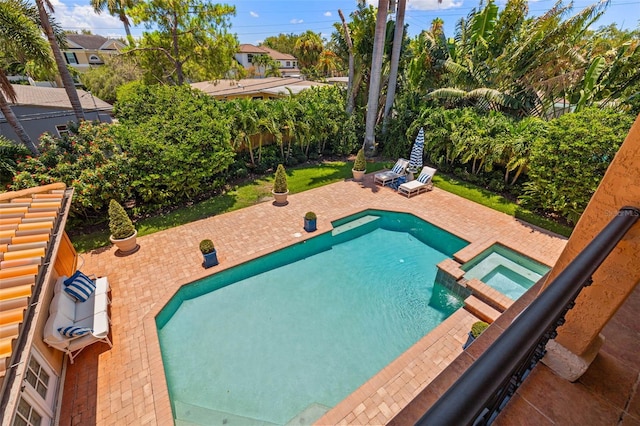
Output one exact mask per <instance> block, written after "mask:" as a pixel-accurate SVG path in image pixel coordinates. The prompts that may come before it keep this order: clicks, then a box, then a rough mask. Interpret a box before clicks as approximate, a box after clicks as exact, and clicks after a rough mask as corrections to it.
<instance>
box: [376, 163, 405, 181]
mask: <svg viewBox="0 0 640 426" xmlns="http://www.w3.org/2000/svg"><path fill="white" fill-rule="evenodd" d="M408 166H409V160H405V159H404V158H399V159H398V161H396V164H395V165H394V166H393V168H392V169H391V170H387V171H386V172H380V173H376V174H375V175H374V177H373V182H374V183H375V184H377V185H382V186H386V185H391V184H392V183H395V182H396V181H397V180H398V179H399V178H400V177H402V176H405V175H406V173H407V167H408Z"/></svg>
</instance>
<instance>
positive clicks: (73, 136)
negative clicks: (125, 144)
mask: <svg viewBox="0 0 640 426" xmlns="http://www.w3.org/2000/svg"><path fill="white" fill-rule="evenodd" d="M69 129H70V132H69V133H68V134H65V135H64V137H62V138H57V137H53V136H52V135H50V134H49V133H45V134H44V135H43V136H42V137H41V138H40V151H41V154H40V156H38V157H30V158H28V159H27V160H26V161H23V162H20V163H18V171H19V173H18V174H17V175H16V176H15V178H14V181H13V185H12V189H14V190H17V189H23V188H30V187H33V186H37V185H45V184H49V183H54V182H64V183H65V184H67V186H69V187H72V188H73V189H74V195H73V203H72V205H71V215H72V216H75V217H82V218H85V219H88V218H92V217H95V216H96V213H97V212H99V211H104V210H105V209H106V208H107V206H108V203H109V200H111V199H116V200H126V199H128V198H129V196H130V195H132V194H131V193H130V191H129V184H130V177H129V174H130V173H129V159H128V157H127V155H126V154H124V153H123V152H122V151H121V149H120V147H119V146H118V144H117V143H116V142H115V141H114V132H113V130H114V128H113V127H112V126H110V125H108V124H100V125H97V124H92V123H89V122H84V123H82V125H80V127H78V128H75V127H73V126H72V127H70V128H69Z"/></svg>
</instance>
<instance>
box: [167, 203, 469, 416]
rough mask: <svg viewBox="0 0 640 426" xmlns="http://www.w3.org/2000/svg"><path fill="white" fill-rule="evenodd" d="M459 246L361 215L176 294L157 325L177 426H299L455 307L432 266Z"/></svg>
mask: <svg viewBox="0 0 640 426" xmlns="http://www.w3.org/2000/svg"><path fill="white" fill-rule="evenodd" d="M465 245H466V242H465V241H463V240H461V239H459V238H457V237H455V236H453V235H451V234H449V233H447V232H445V231H443V230H441V229H439V228H437V227H435V226H433V225H430V224H428V223H426V222H424V221H421V220H419V219H417V218H416V217H414V216H411V215H407V214H400V213H390V212H379V211H367V212H364V213H363V214H360V215H356V216H354V217H351V218H347V219H345V220H341V221H338V222H335V223H334V231H333V232H327V233H325V234H322V235H319V236H318V237H315V238H312V239H310V240H307V241H306V242H304V243H300V244H296V245H294V246H291V247H289V248H286V249H284V250H280V251H278V252H276V253H273V254H271V255H268V256H265V257H262V258H259V259H256V260H254V261H251V262H248V263H246V264H244V265H240V266H239V267H236V268H231V269H228V270H226V271H221V272H219V273H217V274H215V275H212V276H211V277H208V278H206V279H203V280H200V281H197V282H195V283H192V284H190V285H188V286H185V287H183V288H182V289H181V290H180V291H179V292H178V293H177V294H176V295H175V296H174V297H173V298H172V300H171V301H170V302H169V303H168V304H167V306H166V307H165V308H164V309H163V311H162V312H161V313H160V314H159V315H158V317H157V319H156V322H157V326H158V334H159V338H160V345H161V351H162V357H163V364H164V368H165V375H166V378H167V384H168V387H169V393H170V398H171V402H172V408H173V410H174V416H175V421H176V424H178V425H181V424H184V425H187V424H189V425H192V424H203V425H204V424H218V423H219V424H228V425H248V424H287V423H290V424H308V423H311V422H313V421H314V420H317V419H318V418H319V417H320V416H321V415H322V414H324V412H326V411H327V410H329V409H330V408H331V407H333V406H335V405H336V404H337V403H338V402H340V401H341V400H342V399H344V398H345V397H346V396H348V395H349V394H350V393H352V392H353V391H354V390H355V389H357V388H358V387H359V386H360V385H361V384H363V383H364V382H365V381H367V380H368V379H369V378H371V377H372V376H373V375H375V374H376V373H377V372H378V371H380V370H381V369H382V368H384V367H385V366H386V365H387V364H389V363H390V362H391V361H392V360H393V359H395V358H397V357H398V356H399V355H400V354H402V353H403V352H404V351H405V350H407V349H408V348H409V347H410V346H411V345H413V344H414V343H415V342H416V341H418V340H419V339H420V338H421V337H423V336H424V335H425V334H427V333H428V332H429V331H430V330H432V329H433V328H435V327H436V326H437V325H438V324H439V323H440V322H442V321H443V320H444V319H445V318H447V317H448V316H449V315H451V314H452V313H453V312H454V311H455V310H456V309H458V308H459V307H461V306H462V301H460V300H458V299H457V298H456V297H454V296H453V295H452V294H450V293H449V292H448V291H447V290H445V289H444V287H442V286H440V285H434V279H435V275H436V267H435V265H436V264H437V263H439V262H440V261H442V260H443V259H445V258H447V257H451V255H452V254H453V253H454V252H456V251H458V250H459V249H461V248H462V247H463V246H465Z"/></svg>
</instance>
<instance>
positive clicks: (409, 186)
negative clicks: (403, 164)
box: [398, 166, 436, 198]
mask: <svg viewBox="0 0 640 426" xmlns="http://www.w3.org/2000/svg"><path fill="white" fill-rule="evenodd" d="M435 174H436V169H434V168H432V167H426V166H425V167H423V168H422V171H421V172H420V175H419V176H418V178H417V179H416V180H412V181H410V182H406V183H403V184H402V185H400V186H399V187H398V192H399V193H400V194H402V195H406V197H407V198H411V196H412V195H418V194H421V193H423V192H426V191H431V190H432V189H433V183H432V182H431V179H432V178H433V176H434V175H435Z"/></svg>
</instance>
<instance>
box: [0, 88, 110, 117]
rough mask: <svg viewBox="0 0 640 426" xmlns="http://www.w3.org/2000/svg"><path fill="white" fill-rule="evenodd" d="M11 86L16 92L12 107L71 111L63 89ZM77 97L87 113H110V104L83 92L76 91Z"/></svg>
mask: <svg viewBox="0 0 640 426" xmlns="http://www.w3.org/2000/svg"><path fill="white" fill-rule="evenodd" d="M12 86H13V89H14V90H15V91H16V97H17V99H16V103H15V104H14V105H21V106H26V105H33V106H41V107H51V108H64V109H72V107H71V102H69V97H68V96H67V92H66V91H65V90H64V88H57V87H39V86H26V85H22V84H12ZM78 97H79V98H80V104H81V105H82V108H83V109H85V110H87V111H95V110H96V109H97V110H100V111H110V110H112V109H113V106H112V105H111V104H109V103H107V102H105V101H103V100H102V99H99V98H96V97H95V96H92V95H91V93H89V92H85V91H84V90H78ZM94 102H95V104H94Z"/></svg>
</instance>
